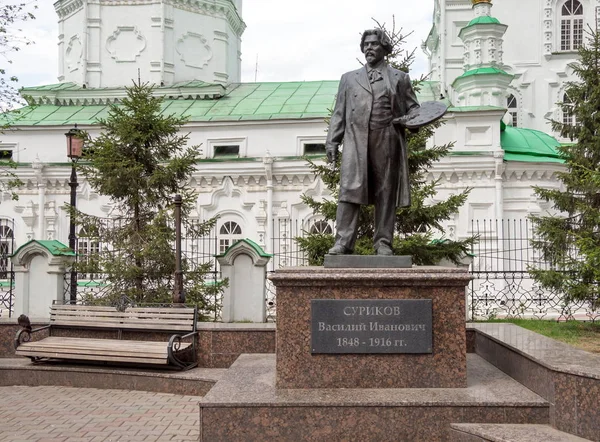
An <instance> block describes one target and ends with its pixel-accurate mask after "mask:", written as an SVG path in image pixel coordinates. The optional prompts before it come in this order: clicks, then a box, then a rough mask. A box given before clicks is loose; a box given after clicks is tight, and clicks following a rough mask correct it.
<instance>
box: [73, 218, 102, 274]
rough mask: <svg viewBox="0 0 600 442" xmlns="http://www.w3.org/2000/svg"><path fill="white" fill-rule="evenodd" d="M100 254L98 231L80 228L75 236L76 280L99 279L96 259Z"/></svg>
mask: <svg viewBox="0 0 600 442" xmlns="http://www.w3.org/2000/svg"><path fill="white" fill-rule="evenodd" d="M99 254H100V239H99V235H98V231H97V230H96V229H93V228H87V229H86V228H85V227H82V228H81V229H80V230H79V235H78V236H77V262H78V272H77V279H85V280H94V279H100V277H101V275H100V273H98V271H99V269H98V264H97V262H96V259H97V257H98V255H99Z"/></svg>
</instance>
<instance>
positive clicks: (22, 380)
mask: <svg viewBox="0 0 600 442" xmlns="http://www.w3.org/2000/svg"><path fill="white" fill-rule="evenodd" d="M225 372H226V370H224V369H216V368H193V369H191V370H187V371H173V370H163V369H140V368H123V367H109V366H102V365H90V364H77V363H68V364H65V363H64V361H57V362H44V363H43V364H33V363H32V362H31V361H30V360H29V359H27V358H18V359H3V358H0V386H3V387H4V386H12V385H28V386H32V387H37V386H40V385H54V386H63V387H78V388H100V389H115V390H137V391H151V392H155V393H171V394H181V395H185V396H204V395H205V394H206V393H207V392H208V391H209V390H210V389H211V388H212V386H213V385H215V384H216V382H217V381H218V380H219V379H221V377H222V376H223V375H224V374H225Z"/></svg>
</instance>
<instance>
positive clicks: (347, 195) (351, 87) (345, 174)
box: [327, 65, 419, 207]
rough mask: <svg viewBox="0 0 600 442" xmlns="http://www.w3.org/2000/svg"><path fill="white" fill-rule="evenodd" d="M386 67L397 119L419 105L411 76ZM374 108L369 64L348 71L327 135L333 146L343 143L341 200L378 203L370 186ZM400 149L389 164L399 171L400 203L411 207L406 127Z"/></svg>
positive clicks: (400, 139)
mask: <svg viewBox="0 0 600 442" xmlns="http://www.w3.org/2000/svg"><path fill="white" fill-rule="evenodd" d="M384 69H385V72H383V77H384V81H385V82H386V85H387V87H388V89H389V90H390V91H391V94H390V98H391V101H392V113H393V115H394V118H397V117H401V116H403V115H406V114H407V113H408V111H409V110H410V109H411V108H413V107H416V106H419V103H418V101H417V97H416V95H415V93H414V91H413V88H412V85H411V82H410V78H409V76H408V74H406V73H405V72H402V71H399V70H397V69H394V68H392V67H390V66H387V65H386V66H385V67H384ZM372 107H373V95H372V92H371V85H370V83H369V78H368V76H367V69H366V67H363V68H360V69H357V70H356V71H352V72H347V73H346V74H344V75H343V76H342V79H341V80H340V86H339V90H338V95H337V100H336V103H335V108H334V111H333V115H332V116H331V122H330V125H329V133H328V136H327V146H328V147H330V148H331V147H333V146H335V147H336V148H337V146H339V145H340V144H341V143H342V142H343V155H342V168H341V178H340V197H339V200H340V201H345V202H349V203H355V204H373V202H374V201H371V199H372V195H374V191H373V190H374V189H369V179H368V153H367V152H368V151H367V149H368V140H369V119H370V117H371V110H372ZM374 148H376V147H374ZM397 148H398V149H399V150H400V155H399V156H397V157H398V158H399V160H398V164H390V165H389V166H390V167H391V168H392V169H394V170H395V171H397V172H396V173H399V179H398V187H397V189H396V206H397V207H407V206H410V184H409V174H408V152H407V148H406V136H405V131H404V129H398V137H397ZM383 160H384V161H385V160H386V159H385V158H384V159H383Z"/></svg>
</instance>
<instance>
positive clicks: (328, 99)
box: [13, 81, 339, 126]
mask: <svg viewBox="0 0 600 442" xmlns="http://www.w3.org/2000/svg"><path fill="white" fill-rule="evenodd" d="M338 84H339V82H338V81H310V82H289V83H241V84H234V85H231V86H229V87H228V88H227V91H226V93H225V96H223V97H221V98H219V99H213V100H210V99H209V100H200V99H195V100H185V99H165V100H164V102H163V113H165V114H174V115H178V116H187V117H188V118H189V120H190V121H192V122H200V121H243V120H281V119H305V118H324V117H325V116H327V115H328V114H329V109H330V108H332V107H333V104H334V100H335V96H336V94H337V89H338ZM198 86H200V85H193V87H198ZM48 87H49V88H57V87H63V86H61V85H50V86H48ZM65 87H73V85H70V86H65ZM180 87H185V86H180ZM190 87H191V86H190ZM39 89H40V88H37V89H36V90H39ZM81 90H82V91H83V89H81ZM88 90H90V89H88ZM25 92H27V91H25ZM108 110H109V106H108V105H81V106H56V105H46V104H43V105H38V106H34V107H27V108H24V109H21V113H20V115H19V116H18V119H17V121H16V122H14V123H13V124H15V125H16V126H56V125H72V124H75V123H77V124H79V125H85V124H95V123H96V121H97V120H98V119H99V118H105V117H106V116H107V115H108Z"/></svg>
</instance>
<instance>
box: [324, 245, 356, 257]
mask: <svg viewBox="0 0 600 442" xmlns="http://www.w3.org/2000/svg"><path fill="white" fill-rule="evenodd" d="M327 253H328V254H329V255H351V254H352V250H350V249H349V248H348V247H345V246H342V245H340V244H337V245H335V246H333V247H332V248H331V249H329V252H327Z"/></svg>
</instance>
